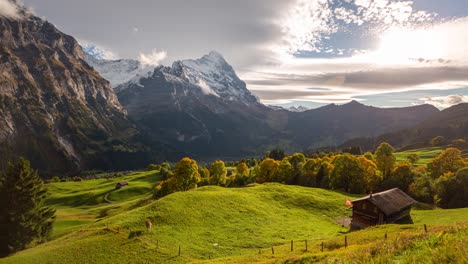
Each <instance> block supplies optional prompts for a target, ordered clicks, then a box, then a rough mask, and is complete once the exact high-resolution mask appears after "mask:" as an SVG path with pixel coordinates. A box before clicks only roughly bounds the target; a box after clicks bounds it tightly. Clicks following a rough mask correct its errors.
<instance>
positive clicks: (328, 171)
mask: <svg viewBox="0 0 468 264" xmlns="http://www.w3.org/2000/svg"><path fill="white" fill-rule="evenodd" d="M359 151H360V150H359ZM359 151H358V149H357V148H350V151H349V152H353V153H354V154H351V153H349V152H348V153H315V154H313V155H311V156H310V157H306V156H305V155H304V154H303V153H294V154H292V155H286V154H285V153H284V151H282V150H279V149H275V150H272V151H270V152H267V153H266V155H265V157H264V158H263V159H260V160H253V161H252V159H250V160H248V161H246V160H242V161H239V162H236V163H235V164H232V165H235V169H234V170H232V171H230V173H228V169H227V168H226V164H225V162H224V161H222V160H216V161H214V162H213V163H211V164H210V165H208V166H203V165H199V164H197V162H196V161H195V160H193V159H191V158H188V157H186V158H183V159H181V160H180V161H179V162H178V163H177V164H176V165H175V166H174V168H171V165H170V164H169V163H163V164H161V165H150V166H151V167H149V168H148V169H159V170H160V171H161V175H162V176H163V180H162V181H160V182H158V183H157V184H156V187H155V190H154V197H155V198H160V197H163V196H166V195H168V194H170V193H173V192H177V191H187V190H190V189H193V188H196V187H200V186H205V185H218V186H224V187H242V186H246V185H248V184H252V183H266V182H278V183H283V184H290V185H300V186H307V187H317V188H324V189H331V190H343V191H345V192H348V193H355V194H366V193H372V192H378V191H383V190H388V189H391V188H400V189H401V190H402V191H404V192H406V193H408V194H409V195H411V196H412V197H413V198H415V199H416V200H418V201H420V202H425V203H430V204H435V205H437V206H440V207H443V208H456V207H466V206H467V205H468V196H467V195H468V190H467V186H468V159H464V158H463V157H462V155H461V151H460V150H459V149H456V148H447V149H446V150H444V151H443V152H442V153H441V154H440V155H439V156H438V157H436V158H434V159H433V160H432V161H431V162H429V163H428V164H427V165H421V166H417V165H416V163H417V162H418V160H419V156H418V155H417V154H409V155H408V156H407V159H406V160H405V161H400V162H397V160H396V157H395V154H394V152H395V150H394V148H393V147H392V146H391V145H390V144H388V143H382V144H380V145H379V146H378V148H377V149H376V150H375V151H374V153H371V152H366V153H364V154H360V153H359V154H357V153H358V152H359Z"/></svg>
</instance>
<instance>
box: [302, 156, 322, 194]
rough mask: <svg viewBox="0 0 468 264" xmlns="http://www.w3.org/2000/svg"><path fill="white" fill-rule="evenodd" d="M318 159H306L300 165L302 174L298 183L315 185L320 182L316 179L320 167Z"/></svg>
mask: <svg viewBox="0 0 468 264" xmlns="http://www.w3.org/2000/svg"><path fill="white" fill-rule="evenodd" d="M320 165H321V160H320V159H307V161H306V162H305V164H304V166H303V167H302V174H301V177H300V179H299V182H298V184H299V185H301V186H309V187H315V186H318V185H319V184H320V182H318V181H317V174H318V171H319V169H320Z"/></svg>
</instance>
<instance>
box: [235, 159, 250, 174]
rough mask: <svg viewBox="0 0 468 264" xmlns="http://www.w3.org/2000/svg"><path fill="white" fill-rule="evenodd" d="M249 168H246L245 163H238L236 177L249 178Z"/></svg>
mask: <svg viewBox="0 0 468 264" xmlns="http://www.w3.org/2000/svg"><path fill="white" fill-rule="evenodd" d="M249 172H250V171H249V167H247V164H245V162H240V163H239V164H237V166H236V174H237V175H242V176H249Z"/></svg>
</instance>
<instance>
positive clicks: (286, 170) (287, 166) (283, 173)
mask: <svg viewBox="0 0 468 264" xmlns="http://www.w3.org/2000/svg"><path fill="white" fill-rule="evenodd" d="M292 171H293V168H292V165H291V163H290V162H289V160H288V159H286V158H284V159H283V160H281V161H280V163H279V165H278V169H277V170H276V173H275V177H274V178H273V179H272V181H273V182H280V183H284V181H285V180H286V179H287V178H288V177H289V176H290V175H291V173H292Z"/></svg>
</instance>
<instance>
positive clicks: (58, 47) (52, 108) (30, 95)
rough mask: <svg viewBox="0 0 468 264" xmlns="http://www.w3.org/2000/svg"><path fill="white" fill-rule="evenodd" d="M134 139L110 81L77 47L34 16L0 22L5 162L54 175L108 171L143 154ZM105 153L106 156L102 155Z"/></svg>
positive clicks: (0, 144) (0, 141)
mask: <svg viewBox="0 0 468 264" xmlns="http://www.w3.org/2000/svg"><path fill="white" fill-rule="evenodd" d="M136 135H137V131H136V130H135V129H134V128H133V125H132V123H131V122H129V121H128V119H127V117H126V113H125V111H124V109H123V108H122V106H121V105H120V103H119V101H118V100H117V96H116V95H115V93H114V91H113V90H112V89H111V87H110V85H109V82H108V81H107V80H105V79H104V78H102V77H101V76H100V75H99V73H97V72H96V71H94V70H93V69H92V68H91V67H90V66H88V64H86V62H84V60H83V52H82V49H81V47H80V46H79V44H78V43H77V41H76V40H75V39H74V38H73V37H71V36H68V35H66V34H64V33H62V32H60V31H59V30H58V29H57V28H55V27H54V26H53V25H52V24H50V23H48V22H46V21H43V20H41V19H40V18H37V17H35V16H33V15H31V14H27V13H24V14H23V17H22V18H20V19H12V18H7V17H0V156H1V157H2V158H1V160H2V161H3V164H2V165H3V166H4V165H5V162H4V161H6V160H9V159H12V158H15V157H17V156H24V157H26V158H28V159H30V160H31V162H32V163H33V166H34V167H36V168H39V169H40V170H44V171H48V172H51V173H73V172H76V171H78V170H82V169H87V168H91V167H99V168H110V167H112V162H113V161H115V159H118V157H119V156H121V155H123V156H125V155H127V154H128V153H138V151H139V150H138V147H136V146H135V145H133V146H132V144H131V143H130V142H131V138H132V137H134V136H136ZM103 153H106V155H105V157H104V155H102V154H103Z"/></svg>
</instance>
